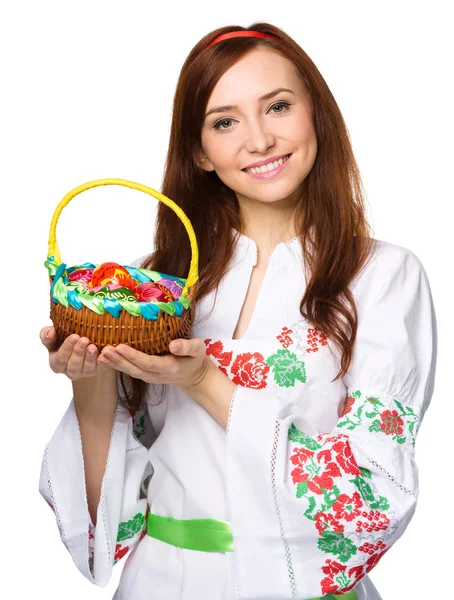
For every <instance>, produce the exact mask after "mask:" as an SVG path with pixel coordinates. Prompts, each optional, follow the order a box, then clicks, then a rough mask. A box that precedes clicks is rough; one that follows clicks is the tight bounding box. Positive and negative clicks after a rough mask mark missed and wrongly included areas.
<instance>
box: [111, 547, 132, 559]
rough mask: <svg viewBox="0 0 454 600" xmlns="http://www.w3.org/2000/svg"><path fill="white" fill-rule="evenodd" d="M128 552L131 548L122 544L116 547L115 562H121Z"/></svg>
mask: <svg viewBox="0 0 454 600" xmlns="http://www.w3.org/2000/svg"><path fill="white" fill-rule="evenodd" d="M128 552H129V546H122V545H121V544H117V545H116V546H115V556H114V560H120V559H121V558H123V556H124V555H125V554H127V553H128Z"/></svg>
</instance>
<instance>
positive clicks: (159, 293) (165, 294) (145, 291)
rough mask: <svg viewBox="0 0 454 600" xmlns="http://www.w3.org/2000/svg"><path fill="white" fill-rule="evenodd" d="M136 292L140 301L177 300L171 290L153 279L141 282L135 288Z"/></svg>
mask: <svg viewBox="0 0 454 600" xmlns="http://www.w3.org/2000/svg"><path fill="white" fill-rule="evenodd" d="M134 294H135V295H136V298H137V300H138V301H139V302H173V301H174V300H175V298H174V297H173V295H172V292H171V291H170V290H168V289H167V288H166V287H164V286H163V285H159V284H157V283H153V282H152V281H146V282H145V283H140V284H139V285H138V286H137V287H136V288H135V290H134Z"/></svg>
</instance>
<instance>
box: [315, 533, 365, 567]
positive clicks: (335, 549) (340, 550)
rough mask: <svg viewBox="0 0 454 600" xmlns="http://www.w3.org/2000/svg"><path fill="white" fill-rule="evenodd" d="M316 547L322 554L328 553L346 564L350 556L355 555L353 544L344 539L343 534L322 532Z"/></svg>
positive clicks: (355, 550) (355, 548)
mask: <svg viewBox="0 0 454 600" xmlns="http://www.w3.org/2000/svg"><path fill="white" fill-rule="evenodd" d="M317 546H318V547H319V549H320V550H322V552H329V553H330V554H334V555H335V556H338V557H339V560H340V561H342V562H347V561H348V560H350V558H351V557H352V556H354V555H355V554H357V551H358V549H357V547H356V546H355V544H354V543H353V542H352V541H351V540H349V539H348V538H346V537H345V536H344V534H343V533H335V532H332V531H323V532H322V534H321V537H320V539H319V540H318V543H317Z"/></svg>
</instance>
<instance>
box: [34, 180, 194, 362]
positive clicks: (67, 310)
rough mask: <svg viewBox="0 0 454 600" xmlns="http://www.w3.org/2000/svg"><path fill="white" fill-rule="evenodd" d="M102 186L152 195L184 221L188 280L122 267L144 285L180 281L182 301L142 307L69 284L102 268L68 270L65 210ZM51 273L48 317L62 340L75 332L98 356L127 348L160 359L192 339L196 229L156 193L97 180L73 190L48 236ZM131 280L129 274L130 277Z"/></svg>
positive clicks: (136, 185)
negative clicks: (62, 234) (77, 274)
mask: <svg viewBox="0 0 454 600" xmlns="http://www.w3.org/2000/svg"><path fill="white" fill-rule="evenodd" d="M100 185H122V186H125V187H129V188H133V189H136V190H140V191H142V192H145V193H146V194H150V196H154V197H155V198H157V199H158V200H160V201H161V202H163V203H164V204H166V205H167V206H169V207H170V208H171V209H172V210H173V211H174V212H175V213H176V214H177V215H178V217H179V218H180V219H181V221H182V222H183V224H184V226H185V228H186V231H187V233H188V236H189V241H190V244H191V253H192V257H191V264H190V268H189V274H188V277H187V279H186V280H185V279H180V278H178V277H174V276H173V275H166V274H163V273H159V272H158V271H151V270H149V269H141V268H136V267H131V266H128V265H120V266H121V267H122V268H123V269H126V271H127V272H128V273H129V276H130V277H131V278H135V279H137V281H140V282H141V283H144V282H158V281H159V279H162V278H172V279H174V280H176V283H177V285H178V286H180V287H183V285H184V287H183V290H182V292H181V295H180V297H179V298H178V299H176V300H174V301H169V302H156V301H152V302H138V301H134V302H133V301H130V300H122V299H120V298H118V299H117V298H112V297H110V298H107V297H105V298H100V297H96V296H94V295H93V294H91V293H90V292H88V291H87V289H86V287H85V289H82V287H83V286H78V282H74V281H70V279H69V274H70V273H71V272H72V271H74V270H76V269H82V268H88V269H90V268H92V269H94V268H96V267H98V266H99V265H98V264H94V263H84V264H83V265H77V266H74V267H68V268H67V265H66V264H65V263H62V260H61V256H60V251H59V248H58V244H57V238H56V226H57V221H58V218H59V216H60V213H61V211H62V210H63V208H64V207H65V206H66V205H67V204H68V203H69V202H70V201H71V200H72V199H73V198H74V197H75V196H77V195H78V194H80V193H82V192H84V191H85V190H88V189H90V188H94V187H97V186H100ZM44 265H45V267H46V268H47V270H48V273H49V279H50V284H51V290H50V318H51V320H52V322H53V324H54V327H55V329H56V332H57V336H58V338H59V340H60V341H63V340H64V339H65V338H66V337H68V336H69V335H71V334H73V333H77V334H78V335H79V336H81V337H82V336H85V337H87V338H88V339H89V340H90V342H91V343H92V344H94V345H95V346H96V347H97V348H98V350H99V351H101V350H102V349H103V348H104V347H105V346H107V345H111V346H116V345H117V344H121V343H123V344H128V345H129V346H131V347H132V348H135V349H136V350H140V351H141V352H144V353H146V354H154V355H162V354H167V353H169V344H170V342H171V341H172V340H174V339H176V338H186V339H188V338H189V335H190V331H191V327H192V322H193V318H194V303H193V302H192V299H193V297H194V294H195V290H196V287H197V281H198V278H199V275H198V246H197V241H196V237H195V233H194V229H193V227H192V225H191V222H190V221H189V219H188V217H187V216H186V215H185V213H184V212H183V211H182V210H181V208H180V207H179V206H177V205H176V204H175V203H174V202H173V201H172V200H170V198H167V196H164V195H163V194H161V193H160V192H158V191H156V190H154V189H153V188H150V187H147V186H145V185H142V184H140V183H136V182H134V181H128V180H126V179H98V180H95V181H89V182H88V183H84V184H83V185H80V186H78V187H76V188H74V189H73V190H71V191H70V192H69V193H68V194H66V196H65V197H64V198H63V200H62V201H61V202H60V204H59V205H58V206H57V208H56V210H55V212H54V216H53V217H52V222H51V225H50V231H49V247H48V255H47V260H46V262H45V263H44ZM126 277H128V275H126Z"/></svg>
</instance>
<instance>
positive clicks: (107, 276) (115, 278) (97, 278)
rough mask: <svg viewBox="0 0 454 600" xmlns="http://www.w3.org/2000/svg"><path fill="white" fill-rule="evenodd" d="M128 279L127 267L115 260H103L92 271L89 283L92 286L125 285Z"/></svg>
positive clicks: (129, 276) (129, 277)
mask: <svg viewBox="0 0 454 600" xmlns="http://www.w3.org/2000/svg"><path fill="white" fill-rule="evenodd" d="M130 279H131V275H130V274H129V272H128V270H127V269H125V268H124V267H122V266H121V265H119V264H118V263H115V262H105V263H102V264H100V265H98V266H97V267H96V269H95V270H94V271H93V274H92V277H91V283H92V286H93V287H94V288H95V287H98V286H100V285H108V284H113V285H120V286H125V285H126V284H127V282H129V280H130Z"/></svg>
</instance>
